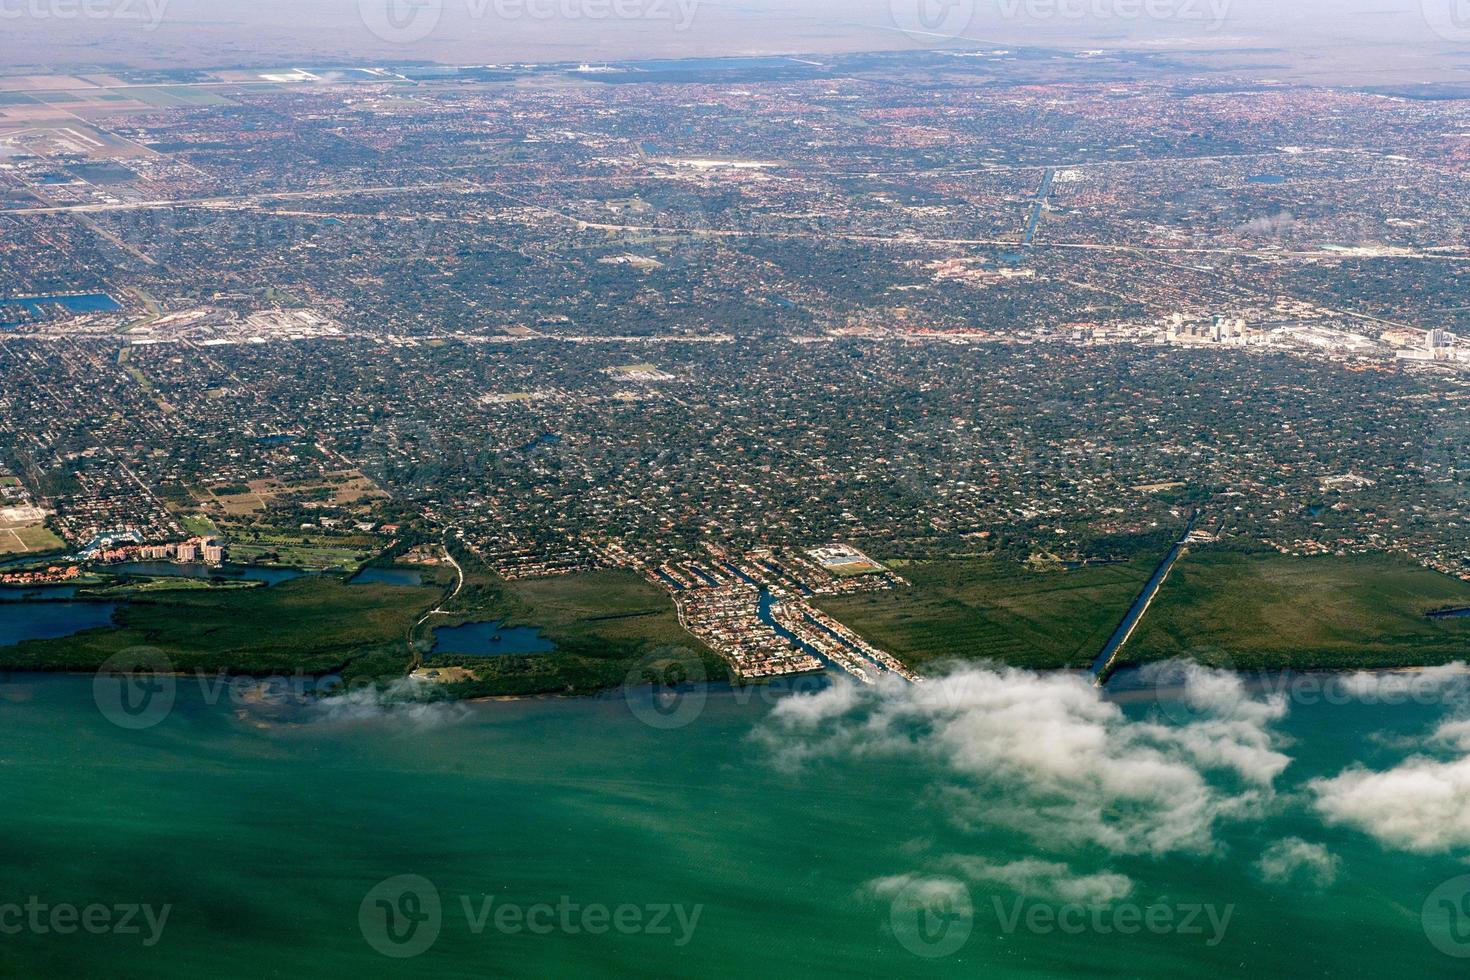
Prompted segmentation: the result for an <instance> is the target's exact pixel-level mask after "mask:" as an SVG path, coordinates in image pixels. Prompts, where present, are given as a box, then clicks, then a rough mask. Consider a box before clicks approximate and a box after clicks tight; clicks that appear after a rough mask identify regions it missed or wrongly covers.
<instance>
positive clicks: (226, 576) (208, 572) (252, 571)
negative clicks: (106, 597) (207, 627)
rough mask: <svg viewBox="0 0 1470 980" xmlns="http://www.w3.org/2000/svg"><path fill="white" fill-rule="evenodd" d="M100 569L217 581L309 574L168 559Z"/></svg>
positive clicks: (273, 581) (266, 580)
mask: <svg viewBox="0 0 1470 980" xmlns="http://www.w3.org/2000/svg"><path fill="white" fill-rule="evenodd" d="M102 570H103V571H106V572H107V573H108V574H110V575H138V576H158V577H160V578H196V579H218V580H220V581H224V582H229V581H236V582H239V581H245V582H264V583H265V584H266V585H275V584H276V583H278V582H289V581H291V580H292V579H293V578H301V577H302V576H303V575H307V574H309V573H307V572H304V571H302V570H301V569H299V568H265V567H261V566H259V565H225V566H224V567H222V568H215V567H214V566H212V565H197V564H188V565H176V564H174V563H173V562H171V561H129V562H123V563H122V564H119V565H105V566H103V569H102Z"/></svg>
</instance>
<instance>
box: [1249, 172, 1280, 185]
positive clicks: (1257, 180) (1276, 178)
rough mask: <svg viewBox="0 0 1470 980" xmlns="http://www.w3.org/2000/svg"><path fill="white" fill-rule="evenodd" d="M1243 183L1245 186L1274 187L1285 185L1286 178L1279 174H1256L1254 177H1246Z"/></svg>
mask: <svg viewBox="0 0 1470 980" xmlns="http://www.w3.org/2000/svg"><path fill="white" fill-rule="evenodd" d="M1245 182H1246V183H1247V184H1269V185H1273V186H1274V185H1276V184H1284V183H1286V178H1285V177H1283V176H1282V175H1281V174H1256V175H1255V176H1254V177H1247V178H1246V179H1245Z"/></svg>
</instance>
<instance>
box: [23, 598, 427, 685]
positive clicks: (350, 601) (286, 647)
mask: <svg viewBox="0 0 1470 980" xmlns="http://www.w3.org/2000/svg"><path fill="white" fill-rule="evenodd" d="M439 594H440V593H439V591H438V590H436V589H429V588H420V587H414V586H387V585H374V586H371V587H367V586H357V585H347V584H345V583H344V582H342V581H341V580H340V579H337V578H331V577H326V576H308V577H304V578H299V579H294V580H292V581H289V582H282V583H279V584H277V585H272V586H269V587H265V586H258V587H255V588H203V589H200V588H196V589H172V590H169V591H166V592H160V593H158V594H157V595H149V594H147V593H138V594H135V595H133V596H132V597H130V599H129V601H127V602H126V603H123V604H119V605H118V607H117V610H116V613H115V615H114V621H115V623H116V626H115V627H114V628H110V629H97V630H89V631H86V632H83V633H78V634H75V635H73V636H68V637H62V638H60V639H52V640H29V641H26V642H23V643H20V644H18V645H15V646H11V647H6V648H3V649H0V666H3V667H7V668H19V669H31V670H94V669H96V668H97V667H98V666H99V665H100V664H102V663H103V662H104V661H106V660H107V658H109V657H111V656H112V655H114V654H116V653H120V652H122V651H125V650H130V649H134V648H139V647H147V648H151V649H153V650H156V651H157V652H158V653H160V654H162V655H163V656H164V657H167V658H168V661H169V662H170V663H171V664H172V665H173V666H174V667H175V668H176V669H178V670H185V671H189V670H194V669H196V668H197V669H200V670H206V671H217V670H223V671H228V672H230V673H243V674H257V675H265V674H276V673H292V672H295V671H298V670H299V671H303V672H305V673H312V674H320V673H327V672H332V671H338V670H340V671H342V672H343V675H344V677H346V678H349V679H351V678H354V677H364V676H370V677H393V676H401V675H402V674H403V673H404V671H405V670H406V669H407V666H408V662H409V655H408V651H407V648H406V646H405V637H406V636H407V632H408V627H409V625H410V624H411V623H412V622H413V621H414V620H415V619H417V618H418V616H419V615H421V614H422V612H423V611H424V610H425V609H427V608H429V607H430V606H432V605H433V603H434V602H435V600H436V598H437V597H438V595H439Z"/></svg>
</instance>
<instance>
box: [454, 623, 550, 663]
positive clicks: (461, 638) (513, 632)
mask: <svg viewBox="0 0 1470 980" xmlns="http://www.w3.org/2000/svg"><path fill="white" fill-rule="evenodd" d="M503 622H505V621H504V620H494V621H491V622H486V623H465V624H464V625H463V626H441V627H439V628H438V629H436V630H434V653H435V654H440V653H459V654H468V655H470V656H475V657H502V656H505V655H506V654H511V653H550V652H551V651H552V650H555V649H556V644H555V643H552V642H551V641H550V640H546V639H543V638H542V637H541V629H540V627H537V626H512V627H509V628H506V627H503V626H502V625H501V624H502V623H503Z"/></svg>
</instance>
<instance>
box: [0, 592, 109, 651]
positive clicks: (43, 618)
mask: <svg viewBox="0 0 1470 980" xmlns="http://www.w3.org/2000/svg"><path fill="white" fill-rule="evenodd" d="M116 611H117V603H114V602H45V601H37V600H34V599H32V600H29V601H24V600H22V601H6V602H0V647H8V646H11V645H13V644H16V643H20V642H22V641H24V640H54V639H56V638H57V637H62V636H71V635H72V634H73V633H80V632H82V631H83V630H90V629H99V628H101V627H103V626H111V625H112V615H113V613H114V612H116Z"/></svg>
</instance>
